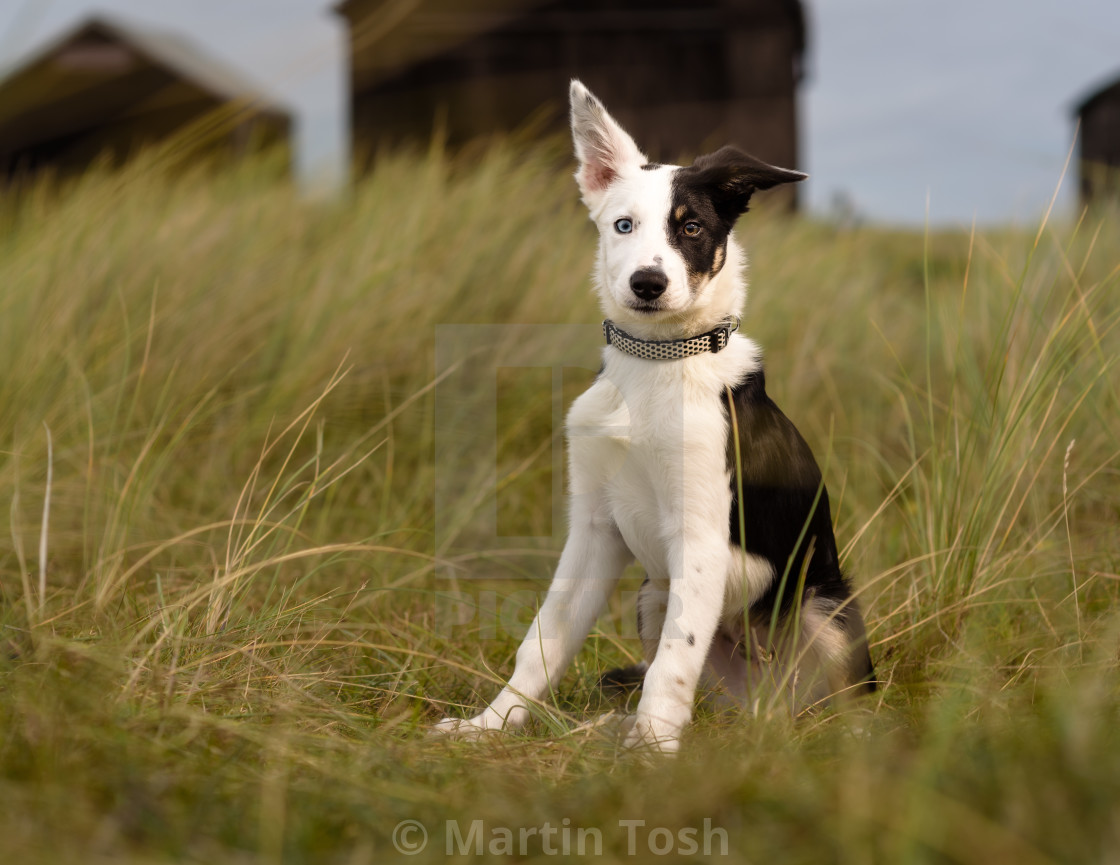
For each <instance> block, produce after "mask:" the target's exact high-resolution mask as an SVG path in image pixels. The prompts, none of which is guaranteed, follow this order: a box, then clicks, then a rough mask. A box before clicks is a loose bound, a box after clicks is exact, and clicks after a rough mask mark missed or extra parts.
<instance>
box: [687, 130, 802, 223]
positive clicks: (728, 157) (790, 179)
mask: <svg viewBox="0 0 1120 865" xmlns="http://www.w3.org/2000/svg"><path fill="white" fill-rule="evenodd" d="M688 170H689V173H690V174H691V175H692V176H691V177H690V178H689V179H690V182H691V183H692V184H695V185H696V186H702V187H704V188H706V189H707V190H708V194H709V195H710V196H711V198H712V204H713V205H714V206H715V208H716V212H717V213H718V214H719V216H720V218H721V219H723V220H725V221H726V222H728V223H734V222H735V220H736V219H738V218H739V216H741V215H742V214H744V213H746V212H747V210H748V205H749V204H750V200H751V196H752V195H753V194H754V193H755V192H756V191H757V190H760V189H770V188H772V187H774V186H779V185H780V184H783V183H796V182H798V181H800V180H804V179H805V178H806V177H808V175H807V174H803V173H802V172H800V171H791V170H790V169H788V168H778V167H777V166H776V165H770V164H769V163H766V162H763V161H762V160H761V159H756V158H755V157H753V156H751V155H750V154H749V153H744V152H743V151H742V150H738V149H737V148H734V147H721V148H720V149H719V150H717V151H716V152H715V153H709V154H708V155H707V156H700V157H697V159H696V161H695V162H693V163H692V165H691V166H690V168H689V169H688Z"/></svg>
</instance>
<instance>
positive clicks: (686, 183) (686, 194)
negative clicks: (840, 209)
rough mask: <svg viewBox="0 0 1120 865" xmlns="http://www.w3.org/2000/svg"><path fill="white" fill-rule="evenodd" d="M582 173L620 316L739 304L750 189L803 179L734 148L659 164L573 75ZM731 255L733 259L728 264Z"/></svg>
mask: <svg viewBox="0 0 1120 865" xmlns="http://www.w3.org/2000/svg"><path fill="white" fill-rule="evenodd" d="M571 107H572V137H573V139H574V141H575V149H576V156H577V158H578V159H579V163H580V166H579V170H578V171H577V172H576V181H577V183H578V184H579V188H580V191H581V192H582V193H583V200H584V202H585V203H586V204H587V207H588V209H589V210H590V212H591V218H592V220H594V222H595V224H596V226H598V229H599V238H600V243H599V261H598V266H597V269H596V272H597V277H598V282H599V286H598V288H599V293H600V297H601V300H602V304H603V310H604V312H605V313H606V314H607V316H608V317H610V318H611V319H613V320H615V321H616V322H675V323H683V322H686V321H688V320H689V319H692V320H697V321H705V322H709V323H710V322H712V321H714V320H718V319H720V318H723V317H725V316H727V315H732V314H734V313H736V312H737V311H738V308H739V306H740V305H741V303H742V286H741V282H740V281H739V279H738V274H737V273H733V275H732V278H731V279H722V280H721V279H720V276H721V274H722V273H723V271H724V268H725V266H729V267H730V269H731V270H732V271H734V270H736V269H737V268H738V267H739V266H740V264H741V262H740V261H739V258H738V252H737V249H736V247H735V246H734V242H733V241H732V240H731V230H732V228H733V227H734V225H735V221H736V220H737V219H738V217H739V216H740V215H741V214H742V213H744V212H745V211H746V210H747V204H748V201H749V200H750V196H751V194H752V193H753V192H754V191H755V190H757V189H768V188H770V187H771V186H774V185H776V184H778V183H786V182H789V181H792V180H801V179H802V178H803V177H804V175H803V174H800V173H799V172H793V171H786V170H785V169H781V168H775V167H774V166H771V165H767V164H766V163H764V162H761V161H759V160H757V159H755V158H754V157H751V156H749V155H747V154H745V153H742V152H740V151H738V150H735V149H733V148H729V147H725V148H723V149H722V150H720V151H718V152H717V153H714V154H711V155H710V156H702V157H700V158H699V159H697V160H696V162H695V163H693V164H692V165H690V166H687V167H683V168H682V167H680V166H676V165H659V164H651V163H649V162H648V161H647V160H646V157H645V156H644V155H643V154H642V152H641V151H640V150H639V149H638V146H637V145H636V144H635V143H634V141H633V139H632V138H630V136H629V135H627V134H626V132H625V131H623V129H622V127H621V126H619V125H618V123H617V121H615V120H614V118H612V117H611V116H610V115H609V114H608V113H607V111H606V109H605V108H604V107H603V105H602V103H601V102H599V100H598V99H596V98H595V97H594V96H593V95H592V94H591V93H590V92H589V91H588V90H587V88H585V87H584V86H583V85H582V84H580V83H579V82H578V81H573V82H572V88H571ZM729 258H730V259H732V261H731V263H730V265H729Z"/></svg>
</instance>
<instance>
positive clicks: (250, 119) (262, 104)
mask: <svg viewBox="0 0 1120 865" xmlns="http://www.w3.org/2000/svg"><path fill="white" fill-rule="evenodd" d="M221 109H225V110H224V111H222V110H221ZM206 120H210V121H212V122H209V123H207V122H206ZM199 121H201V123H199V125H198V126H196V127H195V128H194V129H193V132H192V134H191V135H190V136H189V140H188V141H185V142H184V144H185V145H188V146H190V147H198V148H199V149H206V150H212V149H213V148H214V147H216V146H217V147H225V146H229V147H232V148H234V149H235V150H239V149H244V148H245V147H247V146H249V145H250V144H255V143H259V142H264V141H268V140H271V139H277V138H286V137H287V136H288V133H289V126H290V119H289V115H288V112H287V111H286V110H284V109H283V108H282V107H280V106H279V105H277V104H276V103H275V102H274V101H272V100H271V99H267V98H265V97H264V96H263V95H262V91H261V90H260V89H258V88H257V87H255V86H254V85H253V84H251V83H249V82H248V81H246V80H245V79H244V78H243V77H242V76H241V75H240V73H238V72H235V71H234V70H231V69H229V68H227V67H225V66H224V65H223V64H221V63H220V62H218V61H216V60H215V59H214V58H212V57H209V56H206V55H205V54H203V53H202V52H200V51H199V50H198V49H197V48H196V47H195V46H194V45H192V44H190V43H189V42H187V41H186V40H184V39H182V38H180V37H179V36H177V35H173V34H167V33H155V32H151V31H147V30H144V29H142V28H139V27H135V26H133V25H131V24H125V23H123V22H120V21H118V20H116V19H109V18H104V17H94V18H89V19H86V20H85V21H83V22H82V23H80V24H78V25H77V26H76V27H74V28H72V29H70V30H68V31H67V32H65V33H63V34H62V35H61V36H59V37H57V38H56V39H53V40H51V41H50V42H49V43H47V44H45V45H43V46H41V47H39V48H38V49H37V50H35V51H34V52H32V53H31V54H30V55H29V56H25V57H23V58H22V59H20V60H19V61H18V62H17V63H16V64H15V65H14V66H12V67H9V68H8V69H6V70H4V71H0V176H3V175H8V176H11V175H13V174H21V173H24V172H27V171H34V170H35V169H38V168H41V167H44V166H51V167H53V168H57V169H61V170H72V169H81V168H83V167H85V166H87V165H89V164H90V162H92V161H93V160H95V159H98V158H108V159H110V160H113V161H120V160H123V159H125V158H127V157H128V156H129V155H130V154H132V153H135V152H136V151H138V150H139V149H140V148H142V147H144V146H145V145H147V144H151V143H153V142H156V141H159V140H161V139H164V138H166V137H167V136H169V135H171V134H172V133H175V132H178V131H180V130H184V129H185V128H186V127H188V126H189V125H190V124H193V123H196V122H199Z"/></svg>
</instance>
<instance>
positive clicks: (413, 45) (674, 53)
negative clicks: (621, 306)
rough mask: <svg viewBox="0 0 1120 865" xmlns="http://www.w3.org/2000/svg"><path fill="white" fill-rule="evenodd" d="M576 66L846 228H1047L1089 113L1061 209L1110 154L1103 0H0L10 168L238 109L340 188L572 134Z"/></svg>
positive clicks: (311, 179)
mask: <svg viewBox="0 0 1120 865" xmlns="http://www.w3.org/2000/svg"><path fill="white" fill-rule="evenodd" d="M573 74H574V75H579V76H580V77H582V78H584V79H585V80H586V81H587V83H588V84H589V85H590V86H591V87H592V89H594V90H595V91H596V92H597V93H599V95H600V96H602V97H603V99H604V101H605V102H606V103H607V105H608V107H609V108H610V109H611V110H612V111H613V112H614V113H615V114H616V116H618V117H619V118H620V119H621V120H622V122H623V123H624V124H625V125H627V126H628V128H630V129H631V131H632V132H633V133H634V134H635V137H636V138H637V139H638V141H639V143H640V144H641V145H642V146H643V147H646V148H647V150H648V151H649V155H650V156H651V157H653V158H658V159H663V160H675V159H678V158H681V157H685V158H687V157H688V156H691V155H695V153H696V152H698V151H701V150H704V149H708V148H712V147H716V146H719V145H720V144H723V143H726V142H736V143H739V144H740V145H741V146H743V147H745V148H746V149H749V150H751V151H753V152H755V153H756V154H757V155H759V156H761V157H763V158H766V159H769V160H771V161H774V162H776V163H779V164H783V165H790V166H796V167H798V168H801V169H804V170H807V171H808V172H809V173H810V175H811V178H810V180H809V181H808V182H807V183H806V184H803V185H802V186H803V188H802V189H801V190H799V191H798V192H797V194H798V195H800V196H801V199H800V200H799V201H794V200H791V201H789V202H788V204H789V205H790V206H792V207H800V208H801V209H803V210H808V211H809V212H811V213H814V214H816V215H821V216H826V217H832V218H835V219H839V220H843V221H869V222H876V223H891V224H903V225H917V224H921V223H923V222H924V221H926V219H927V209H928V219H929V221H930V222H932V223H933V224H937V225H946V226H948V227H952V226H958V225H968V224H969V223H971V222H972V221H973V220H974V219H975V220H976V221H977V222H979V223H980V224H1005V223H1030V222H1033V221H1035V220H1037V218H1038V217H1039V216H1040V215H1041V214H1042V213H1043V212H1044V211H1045V210H1046V208H1047V206H1048V204H1049V202H1050V199H1051V197H1052V196H1053V194H1054V191H1055V189H1056V188H1057V187H1058V184H1059V180H1060V179H1061V178H1062V171H1063V165H1064V164H1065V161H1066V158H1067V155H1068V154H1069V153H1070V149H1071V146H1072V145H1073V143H1074V141H1075V130H1076V129H1077V128H1078V121H1079V119H1080V121H1081V127H1080V128H1081V133H1080V136H1079V142H1080V144H1081V146H1082V149H1083V152H1081V153H1080V154H1078V153H1077V152H1075V153H1074V157H1075V158H1074V160H1073V161H1072V162H1071V164H1070V174H1069V175H1068V176H1067V177H1066V178H1065V180H1064V182H1063V183H1062V189H1061V191H1060V194H1059V198H1058V204H1057V206H1058V208H1059V212H1062V213H1064V214H1066V215H1071V214H1072V213H1074V212H1075V210H1076V207H1077V205H1078V203H1079V202H1080V201H1082V200H1084V198H1085V197H1087V196H1091V195H1092V194H1093V191H1094V190H1095V189H1097V188H1098V187H1099V186H1100V185H1102V184H1104V183H1106V182H1107V181H1106V179H1105V176H1104V174H1103V171H1102V169H1100V168H1099V166H1102V165H1109V164H1111V165H1113V166H1116V165H1118V164H1120V3H1116V2H1115V0H1067V2H1055V0H1016V2H1010V0H1002V2H975V0H942V2H938V3H932V2H925V3H918V2H898V0H843V2H841V0H805V2H799V0H679V2H671V0H630V2H627V0H559V2H557V0H551V2H540V0H193V2H191V3H182V2H153V0H104V2H99V3H92V2H89V0H0V170H3V171H4V172H5V173H7V174H9V175H12V174H17V173H28V172H33V171H36V170H38V169H39V168H41V167H42V166H45V165H47V166H55V167H58V168H61V169H63V170H66V169H67V168H70V167H79V168H80V167H81V166H82V165H84V164H86V163H88V162H89V161H90V160H93V159H95V158H98V157H99V156H101V157H104V155H106V154H109V155H110V157H111V158H117V159H119V158H122V157H123V156H125V155H127V154H128V153H130V152H133V151H134V150H135V149H136V148H137V147H139V146H141V145H142V144H143V143H145V142H146V141H148V140H153V139H155V138H159V137H161V136H166V135H167V134H169V133H171V132H173V131H175V130H176V129H178V128H181V127H182V126H183V125H184V124H187V123H191V122H197V121H198V118H200V117H203V116H205V114H206V112H210V111H213V110H214V109H215V108H217V107H219V106H222V105H235V106H237V112H238V113H237V122H236V123H233V124H227V125H228V126H230V127H231V128H229V129H227V130H225V132H228V135H227V134H225V133H223V134H224V138H225V139H228V142H229V143H231V144H232V146H233V147H234V148H235V149H236V148H238V147H242V148H244V147H246V146H248V145H247V142H250V141H257V140H260V139H263V140H266V141H267V140H273V139H288V140H290V141H291V144H292V147H291V153H292V170H293V172H294V174H295V176H296V178H297V179H298V181H299V182H300V184H301V185H302V186H303V187H304V188H305V189H307V190H309V191H314V192H316V193H324V192H325V193H327V194H331V193H333V192H336V191H338V190H339V189H341V188H343V187H344V185H345V183H346V182H347V178H348V176H349V172H350V169H351V165H352V164H353V166H354V167H355V168H356V170H358V171H361V170H363V168H365V167H367V166H368V165H369V164H370V162H371V161H372V160H373V159H374V158H375V156H376V154H377V152H378V149H379V148H382V149H383V148H385V147H386V146H393V145H395V144H399V143H401V142H406V141H414V142H419V143H421V144H424V143H426V142H427V141H429V140H430V139H431V137H432V136H433V134H436V135H439V136H443V137H445V138H446V139H447V140H448V141H449V142H450V143H451V144H453V145H455V144H462V143H466V142H469V141H471V140H472V139H474V138H476V137H479V136H486V135H491V134H493V133H496V132H500V131H504V130H521V131H522V132H523V133H524V134H528V135H537V134H547V133H549V132H552V131H556V130H560V129H562V126H563V119H564V97H565V94H566V88H565V81H566V79H567V78H568V77H569V76H571V75H573ZM1079 155H1080V156H1081V157H1083V158H1084V161H1083V163H1082V161H1080V160H1078V158H1077V157H1078V156H1079ZM352 158H353V162H352V161H351V160H352ZM1094 166H1097V167H1096V168H1094ZM1082 167H1087V168H1088V170H1087V171H1083V172H1080V173H1079V168H1082ZM1095 174H1099V175H1100V177H1099V178H1097V179H1096V180H1094V176H1095ZM927 202H928V204H927Z"/></svg>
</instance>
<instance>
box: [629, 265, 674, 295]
mask: <svg viewBox="0 0 1120 865" xmlns="http://www.w3.org/2000/svg"><path fill="white" fill-rule="evenodd" d="M668 287H669V277H668V276H666V275H665V271H663V270H660V269H659V268H654V267H649V268H646V267H643V268H642V269H641V270H635V271H634V273H633V275H631V277H630V290H631V291H632V292H634V294H636V295H637V296H638V297H639V298H641V299H642V300H656V299H657V298H659V297H661V295H663V294H664V293H665V289H667V288H668Z"/></svg>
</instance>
